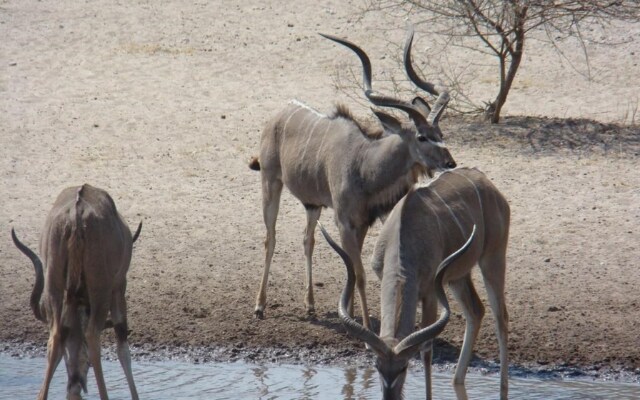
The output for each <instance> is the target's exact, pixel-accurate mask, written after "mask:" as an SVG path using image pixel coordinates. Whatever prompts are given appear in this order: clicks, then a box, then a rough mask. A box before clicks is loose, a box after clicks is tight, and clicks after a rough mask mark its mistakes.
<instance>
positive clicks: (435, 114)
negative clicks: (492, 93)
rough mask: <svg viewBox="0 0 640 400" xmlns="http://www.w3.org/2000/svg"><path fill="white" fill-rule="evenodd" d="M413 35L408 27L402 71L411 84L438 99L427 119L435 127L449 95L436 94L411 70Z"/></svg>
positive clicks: (434, 90) (432, 88) (430, 86)
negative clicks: (403, 70)
mask: <svg viewBox="0 0 640 400" xmlns="http://www.w3.org/2000/svg"><path fill="white" fill-rule="evenodd" d="M413 35H414V30H413V27H410V28H409V33H408V35H407V41H406V43H405V45H404V69H405V71H406V72H407V76H408V77H409V79H410V80H411V82H413V83H414V84H415V85H416V86H417V87H419V88H420V89H422V90H424V91H426V92H428V93H430V94H432V95H434V96H438V99H437V100H436V102H435V104H434V105H433V107H431V112H430V113H429V116H428V117H427V120H428V121H429V123H430V124H431V125H433V126H437V125H438V121H439V120H440V117H441V116H442V112H443V111H444V109H445V107H446V106H447V103H449V93H448V92H447V91H446V90H445V91H443V92H442V93H440V92H438V91H437V90H436V88H435V85H434V84H433V83H430V82H427V81H425V80H423V79H422V78H420V77H419V76H418V74H417V73H416V70H415V69H414V68H413V64H412V63H411V45H412V44H413Z"/></svg>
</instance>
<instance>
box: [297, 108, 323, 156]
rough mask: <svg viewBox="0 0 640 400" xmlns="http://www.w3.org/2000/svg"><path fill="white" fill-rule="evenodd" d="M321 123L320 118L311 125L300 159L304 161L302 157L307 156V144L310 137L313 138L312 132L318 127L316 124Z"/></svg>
mask: <svg viewBox="0 0 640 400" xmlns="http://www.w3.org/2000/svg"><path fill="white" fill-rule="evenodd" d="M320 121H322V118H316V122H314V123H313V125H311V130H310V131H309V134H308V135H309V137H308V138H307V143H305V144H304V150H303V151H302V159H304V156H305V155H306V154H307V147H309V142H310V141H311V137H312V136H313V131H315V130H316V127H317V126H318V122H320Z"/></svg>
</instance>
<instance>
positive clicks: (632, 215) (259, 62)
mask: <svg viewBox="0 0 640 400" xmlns="http://www.w3.org/2000/svg"><path fill="white" fill-rule="evenodd" d="M269 3H273V4H269ZM239 4H240V3H239V2H234V1H216V2H204V1H193V2H182V1H163V2H146V1H142V2H131V1H127V2H119V3H117V2H111V1H94V2H88V3H87V2H75V1H66V0H65V1H58V2H40V1H30V0H25V1H2V2H0V33H1V34H2V37H3V39H2V40H1V41H0V53H1V54H2V56H1V57H0V60H1V61H0V94H1V95H0V144H1V145H0V174H1V175H0V182H1V183H0V187H1V188H2V207H0V232H2V234H1V235H0V237H1V238H2V240H0V321H1V322H0V342H3V343H4V345H3V346H1V347H0V350H4V351H14V349H16V348H19V347H20V346H21V345H24V344H35V345H37V346H42V345H43V344H44V343H45V342H46V338H47V332H46V328H45V326H43V325H41V324H39V323H37V322H36V320H35V319H34V318H33V315H32V313H31V311H30V309H29V293H30V290H31V287H32V284H33V269H32V267H31V265H30V264H29V262H28V260H27V259H26V258H25V257H24V256H22V255H21V254H20V253H19V252H18V251H17V250H16V249H15V248H14V247H13V245H12V243H11V239H10V235H9V231H10V229H11V227H15V228H16V230H17V232H18V233H19V236H20V237H21V238H22V240H23V241H24V242H25V243H27V244H30V245H31V246H32V247H34V248H36V245H37V242H38V238H39V234H40V230H41V228H42V225H43V223H44V219H45V216H46V214H47V212H48V210H49V209H50V207H51V204H52V202H53V201H54V199H55V197H56V196H57V194H58V193H59V192H60V191H61V190H62V189H63V188H65V187H67V186H72V185H78V184H82V183H84V182H87V183H91V184H93V185H95V186H98V187H102V188H104V189H107V190H108V191H109V192H110V193H111V195H112V196H113V198H114V199H115V201H116V204H117V205H118V207H119V210H120V212H121V213H122V214H123V215H124V216H125V218H126V220H127V221H128V223H129V224H130V226H132V227H134V226H135V225H136V224H137V223H138V221H140V220H142V221H144V228H143V231H142V236H141V238H140V240H139V242H138V243H137V244H136V248H135V251H134V257H133V262H132V268H131V270H130V273H129V275H128V282H129V283H128V294H127V297H128V301H129V320H130V325H131V326H130V328H131V330H132V333H131V337H130V339H131V343H132V344H133V345H135V346H136V347H139V348H143V347H144V348H145V349H147V350H152V351H155V350H163V349H165V350H166V349H168V348H175V347H182V348H185V347H187V348H192V349H193V348H203V347H204V348H225V349H232V350H231V351H232V353H233V354H236V353H241V354H243V357H245V358H248V359H252V358H253V359H261V358H264V357H267V358H269V359H272V360H273V359H281V358H282V357H284V356H287V357H289V359H300V360H309V359H331V357H343V358H348V357H351V356H357V355H360V354H363V353H364V348H363V346H362V345H361V344H360V343H357V342H355V341H353V340H352V339H351V338H349V337H347V336H346V335H345V334H344V331H343V329H342V327H341V326H340V323H339V320H338V318H337V312H336V311H337V310H336V308H337V307H336V304H337V299H338V294H339V292H340V290H341V288H342V285H343V284H344V280H345V276H344V270H343V268H344V267H343V266H342V264H341V262H340V260H339V259H338V258H337V256H336V255H335V254H334V253H333V252H332V251H331V250H330V249H329V247H328V246H327V245H326V244H325V243H324V242H322V241H320V240H319V238H318V241H317V245H316V253H315V260H314V261H315V265H316V268H315V271H314V273H315V281H316V287H315V293H316V309H317V316H316V318H315V319H314V318H307V317H306V316H305V311H304V306H303V289H304V283H303V279H304V267H303V266H304V253H303V249H302V231H303V228H304V218H305V217H304V211H303V208H302V207H301V206H300V204H299V203H298V202H297V201H296V200H295V199H294V198H293V197H292V196H291V195H289V194H288V193H286V191H285V194H284V195H283V199H282V205H281V208H280V217H279V221H278V244H277V247H276V255H275V257H274V264H273V267H272V273H271V281H270V287H269V291H268V296H269V303H268V308H267V311H266V319H264V320H262V321H256V320H254V319H253V306H254V296H255V291H256V290H257V287H258V283H259V279H260V276H261V271H262V259H263V254H262V252H263V245H262V242H263V240H264V225H263V222H262V211H261V206H260V204H261V195H260V182H259V179H260V178H259V174H257V173H255V172H253V171H250V170H249V169H248V168H247V160H248V158H249V157H250V156H252V155H254V154H255V153H256V152H257V149H258V142H259V137H260V132H261V129H262V127H263V126H264V123H265V122H266V120H267V119H268V118H269V117H270V116H272V115H273V114H274V113H276V112H277V111H279V110H280V109H281V108H282V107H283V106H284V105H285V104H286V103H287V102H288V101H289V100H290V99H292V98H297V99H300V100H301V101H304V102H306V103H308V104H310V105H312V106H314V107H316V108H317V109H319V110H321V111H323V112H329V111H330V110H331V108H332V107H333V104H334V103H335V102H336V101H343V102H345V103H347V104H349V105H350V106H351V108H352V110H353V112H354V113H355V114H356V115H357V116H359V117H361V118H368V117H369V115H370V112H369V111H368V109H367V107H365V103H364V102H354V101H353V100H350V99H349V98H348V97H347V96H346V95H345V94H344V93H341V92H338V91H336V89H335V88H334V85H333V78H332V77H333V76H334V71H335V69H336V67H341V66H343V65H344V64H345V63H351V64H354V65H355V59H354V57H353V56H352V55H351V54H349V53H348V52H347V51H346V50H343V49H340V48H337V47H336V46H335V45H333V44H332V43H329V42H328V41H326V40H325V39H322V38H321V37H320V36H319V35H317V34H316V32H318V31H321V32H326V33H333V34H336V35H340V36H343V37H347V38H349V39H351V40H353V41H355V42H357V43H360V44H361V45H362V46H363V47H364V48H365V49H366V50H367V51H368V52H369V54H371V55H372V60H373V63H374V80H375V79H376V76H383V77H384V79H388V75H389V74H393V75H395V76H396V77H397V78H398V79H404V75H403V72H402V70H401V69H400V67H399V66H398V65H397V64H396V63H395V62H394V61H393V60H394V57H395V55H393V54H391V53H390V51H391V50H390V49H387V48H385V43H386V38H388V39H391V40H394V39H397V42H398V43H401V42H402V38H403V35H404V28H405V26H406V21H404V20H401V19H394V17H391V16H386V15H380V14H369V15H366V16H365V17H364V18H360V19H359V18H356V16H355V15H354V14H353V13H354V12H355V11H357V10H356V8H355V7H351V6H345V5H343V2H339V1H310V0H303V1H299V2H295V3H291V4H288V5H285V3H284V2H264V1H244V2H241V5H239ZM380 27H384V28H386V30H384V31H382V30H381V29H380ZM606 35H608V36H606V37H604V38H613V37H617V38H620V39H621V40H620V41H622V42H624V43H623V44H621V45H620V46H617V47H612V46H601V45H597V44H596V43H594V44H593V45H592V46H591V47H590V50H592V54H591V63H592V64H591V65H592V68H593V71H594V72H595V74H594V76H595V78H594V79H593V80H591V81H588V80H586V79H584V78H583V77H581V76H580V75H578V74H577V73H576V72H575V71H574V70H572V69H571V68H569V67H568V65H567V64H566V63H565V62H563V61H562V59H561V58H560V57H559V56H558V55H557V54H556V53H555V52H554V51H553V50H551V49H549V48H547V47H545V45H544V43H542V42H539V41H531V42H529V44H530V46H531V47H530V49H529V50H528V51H529V53H527V56H526V58H525V60H524V62H523V66H522V71H521V73H520V75H518V78H517V81H516V83H515V86H514V88H513V91H512V94H511V97H510V99H509V102H508V103H507V106H506V107H505V110H504V112H505V115H506V116H507V117H506V118H505V119H504V122H503V123H502V124H501V125H500V126H488V125H485V124H484V123H482V122H478V121H473V120H463V119H454V118H446V119H445V120H443V122H442V123H441V125H442V128H443V130H444V132H445V135H446V139H447V142H448V144H449V148H450V150H451V152H452V154H453V155H454V156H455V158H456V160H457V161H458V163H459V164H460V165H465V166H476V167H478V168H480V169H481V170H483V171H484V172H485V173H486V174H487V175H488V176H489V177H490V178H491V179H492V180H493V181H494V183H495V184H496V185H497V186H498V187H499V188H500V190H501V191H502V192H503V193H504V194H505V196H506V197H507V198H508V200H509V201H510V204H511V208H512V229H511V232H512V233H511V239H510V246H509V253H508V277H507V299H508V308H509V313H510V317H511V318H510V320H511V322H510V341H509V349H510V355H511V360H512V362H513V363H514V364H515V365H523V366H536V365H543V366H552V367H558V368H563V367H572V366H577V367H581V368H591V369H595V370H599V369H601V368H605V369H615V370H621V369H623V370H627V371H631V372H632V373H633V371H634V370H635V373H636V374H638V375H640V338H639V336H638V332H639V331H640V295H638V288H639V287H640V273H638V260H639V258H640V257H639V256H640V249H639V247H638V246H639V244H640V229H639V228H638V222H639V221H640V189H639V188H640V174H639V173H638V167H639V166H640V158H639V157H638V155H639V153H640V132H639V131H638V128H637V125H636V126H635V127H633V126H631V127H630V126H621V125H616V124H612V123H616V122H617V123H620V122H629V121H631V118H632V116H633V112H632V111H633V110H637V104H638V96H639V95H638V93H640V87H639V86H640V68H638V66H637V62H638V57H639V55H640V27H639V26H638V25H637V24H636V25H622V26H617V27H613V30H612V31H611V32H609V33H607V34H606ZM602 38H603V37H600V39H602ZM622 39H624V40H622ZM425 43H426V39H425V38H424V37H423V38H422V39H420V36H418V43H417V44H416V51H417V52H418V53H419V51H420V49H426V48H428V46H427V45H426V44H425ZM454 55H455V57H453V56H454ZM465 57H466V58H465ZM469 57H473V55H469V54H465V53H460V54H453V55H452V58H454V59H455V60H456V61H458V62H460V63H462V64H461V65H464V63H465V62H468V60H469ZM465 60H466V61H465ZM482 74H484V75H482ZM482 74H481V75H479V76H478V79H476V80H475V81H474V82H472V84H471V85H472V86H470V87H469V88H468V91H469V92H470V93H476V94H477V95H478V96H481V97H482V93H485V96H484V97H482V100H489V99H490V98H491V94H492V93H493V92H494V90H493V89H491V88H492V86H491V85H493V84H495V82H494V80H493V79H494V75H495V74H494V73H493V72H492V71H490V72H489V71H484V72H482ZM381 79H383V78H381ZM634 104H635V106H634ZM630 110H631V112H630ZM523 115H528V116H530V117H522V116H523ZM582 118H585V119H582ZM587 119H589V120H587ZM592 120H595V121H592ZM596 121H599V122H596ZM636 121H637V118H636ZM321 220H322V221H323V222H324V225H325V226H328V227H329V229H330V232H332V233H334V234H335V232H336V230H335V227H334V226H333V222H332V212H331V211H330V210H327V211H325V212H324V213H323V216H322V219H321ZM378 230H379V225H375V226H374V228H373V229H372V230H371V233H370V235H369V237H368V238H367V240H366V242H365V250H364V253H365V254H364V257H363V259H365V260H367V259H368V257H369V255H370V252H371V249H372V247H373V244H374V243H375V237H376V235H377V232H378ZM475 278H478V277H477V276H475ZM478 283H479V285H478V287H479V288H480V289H479V291H480V293H481V296H482V297H483V298H485V295H484V290H483V289H482V284H481V282H480V281H478ZM378 289H379V284H378V282H377V281H376V278H375V276H374V274H372V273H369V275H368V296H369V298H370V304H371V313H372V315H373V317H374V320H377V319H378V317H379V314H378V309H379V307H378V302H379V297H378ZM463 331H464V319H463V318H462V316H461V315H460V312H459V309H458V308H454V316H453V317H452V320H451V322H450V323H449V325H448V327H447V329H446V331H445V332H444V334H443V335H442V340H441V341H439V342H438V343H439V345H438V350H437V352H438V354H439V355H440V359H444V360H454V359H455V354H456V351H457V350H458V349H459V346H460V344H461V341H462V337H463ZM493 332H494V330H493V320H492V317H491V315H490V313H488V315H487V318H486V319H485V323H484V324H483V327H482V330H481V333H480V337H479V340H478V343H477V344H476V347H475V349H476V351H477V356H478V359H479V360H494V359H496V358H497V355H498V354H497V345H496V340H495V336H494V333H493ZM107 337H108V338H109V340H112V338H111V334H109V335H107ZM267 349H268V351H267ZM273 349H277V350H275V351H274V350H273ZM234 352H235V353H234ZM205 353H206V352H205ZM207 354H209V356H211V354H213V353H207ZM265 354H267V355H266V356H265ZM327 355H328V356H327ZM281 356H282V357H281ZM327 357H328V358H327Z"/></svg>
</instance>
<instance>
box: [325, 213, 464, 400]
mask: <svg viewBox="0 0 640 400" xmlns="http://www.w3.org/2000/svg"><path fill="white" fill-rule="evenodd" d="M318 226H319V227H320V230H321V231H322V235H323V236H324V238H325V239H326V240H327V242H328V243H329V245H330V246H331V247H332V248H333V249H334V250H335V251H336V252H337V253H338V255H340V257H341V258H342V260H343V261H344V264H345V266H346V269H347V284H346V285H345V288H344V289H343V290H342V295H341V296H340V303H339V304H338V314H339V316H340V319H341V320H342V324H343V326H344V327H345V329H346V330H347V332H348V333H349V334H350V335H352V336H354V337H356V338H358V339H360V340H362V341H363V342H365V343H366V344H367V345H369V347H370V348H371V349H372V350H373V351H374V352H375V353H376V369H377V370H378V374H379V375H380V384H381V389H382V398H383V399H385V400H398V399H402V398H403V395H402V389H403V387H404V381H405V379H406V376H407V367H408V365H409V360H410V359H411V358H413V357H414V356H415V355H416V354H417V353H418V352H419V351H420V350H421V349H424V348H426V347H427V346H430V345H431V343H432V342H433V340H434V339H435V338H436V336H438V335H439V334H440V333H441V332H442V331H443V330H444V328H445V326H446V325H447V323H448V322H449V316H450V314H451V311H450V309H449V302H448V300H447V295H446V293H445V292H444V286H443V279H444V275H445V272H446V269H447V266H448V265H449V264H451V263H452V262H454V261H455V260H456V259H457V258H458V257H459V256H460V255H461V254H463V253H464V252H465V251H466V250H467V249H468V248H469V246H470V245H471V243H472V242H473V238H474V237H475V233H476V226H475V225H474V226H473V230H472V232H471V235H469V239H467V241H466V243H465V244H463V245H462V247H460V248H459V249H458V250H456V251H455V252H454V253H452V254H451V255H449V256H448V257H447V258H445V259H444V260H443V261H442V262H441V263H440V265H438V269H437V272H436V276H435V280H434V289H435V291H436V296H437V297H438V301H439V302H440V304H442V306H443V311H442V313H441V314H440V318H438V320H437V321H436V322H434V323H433V324H431V325H429V326H427V327H425V328H422V329H420V330H418V331H416V332H414V333H412V334H411V335H409V336H407V337H405V338H403V339H401V340H400V341H399V342H398V340H397V339H395V338H384V339H383V338H381V337H380V336H378V335H376V334H375V333H374V332H373V331H371V330H369V329H367V328H365V327H364V326H362V325H360V324H359V323H358V322H356V321H355V320H354V319H353V318H352V317H351V316H350V315H349V312H348V310H349V307H348V305H349V300H350V299H351V296H352V294H353V290H354V286H355V282H356V278H355V272H354V270H353V263H352V262H351V259H350V258H349V256H348V255H347V253H346V252H345V251H344V250H343V249H342V248H341V247H340V246H339V245H338V244H337V243H336V242H335V241H334V240H333V239H332V238H331V236H329V234H328V233H327V231H326V230H325V229H324V227H323V226H322V225H321V224H320V223H318ZM383 301H384V300H383Z"/></svg>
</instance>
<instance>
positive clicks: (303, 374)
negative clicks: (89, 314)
mask: <svg viewBox="0 0 640 400" xmlns="http://www.w3.org/2000/svg"><path fill="white" fill-rule="evenodd" d="M45 364H46V360H45V358H43V357H37V358H26V357H25V358H12V357H11V356H9V355H6V354H0V399H7V400H8V399H12V400H13V399H16V400H18V399H34V398H35V397H36V396H37V394H38V391H39V389H40V385H41V384H42V378H43V376H44V368H45ZM103 368H104V370H105V380H106V383H107V390H108V391H109V396H110V398H111V399H128V398H130V396H129V389H128V387H127V383H126V380H125V378H124V374H123V372H122V369H121V368H120V364H119V363H118V362H117V361H103ZM133 374H134V378H135V380H136V385H137V388H138V393H139V395H140V398H141V399H154V400H156V399H274V400H275V399H332V400H335V399H345V400H356V399H357V400H367V399H379V398H380V390H379V384H378V377H377V373H376V372H375V370H373V369H371V368H340V367H332V366H305V365H258V364H246V363H241V362H236V363H206V364H193V363H189V362H178V361H137V362H134V363H133ZM434 375H435V376H434V384H433V392H434V397H435V398H436V399H456V394H455V392H454V390H453V388H452V386H451V376H452V375H451V374H450V373H447V372H435V374H434ZM65 388H66V372H65V369H64V362H61V363H60V366H59V367H58V370H57V371H56V374H55V376H54V379H53V383H52V386H51V393H50V398H51V399H63V398H65ZM88 389H89V393H88V394H87V395H86V396H85V398H86V399H98V398H99V396H98V389H97V387H96V384H95V379H94V377H93V372H92V371H90V372H89V379H88ZM466 389H467V395H468V397H469V399H495V398H498V390H499V379H498V377H497V376H494V375H482V374H478V373H469V374H468V375H467V384H466ZM405 395H406V398H407V399H424V398H425V395H424V378H423V374H422V370H421V368H420V367H417V366H416V367H413V368H411V369H410V371H409V376H408V377H407V383H406V385H405ZM509 397H510V398H511V399H532V400H536V399H563V400H564V399H566V400H569V399H576V400H578V399H589V400H596V399H607V400H608V399H620V400H624V399H640V384H634V383H620V382H601V381H586V380H559V379H547V380H543V379H525V378H511V379H510V380H509Z"/></svg>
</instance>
